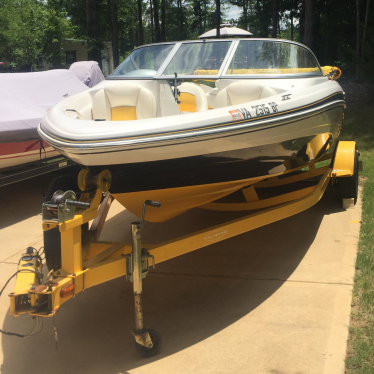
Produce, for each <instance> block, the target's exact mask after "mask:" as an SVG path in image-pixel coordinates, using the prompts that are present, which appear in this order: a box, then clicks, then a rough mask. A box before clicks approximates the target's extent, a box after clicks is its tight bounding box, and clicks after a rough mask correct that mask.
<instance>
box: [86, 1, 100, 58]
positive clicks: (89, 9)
mask: <svg viewBox="0 0 374 374" xmlns="http://www.w3.org/2000/svg"><path fill="white" fill-rule="evenodd" d="M86 14H87V36H88V41H87V46H88V51H87V54H88V59H89V60H93V61H97V62H98V63H99V64H100V65H101V51H100V48H99V46H98V42H97V28H96V24H97V10H96V2H95V0H86Z"/></svg>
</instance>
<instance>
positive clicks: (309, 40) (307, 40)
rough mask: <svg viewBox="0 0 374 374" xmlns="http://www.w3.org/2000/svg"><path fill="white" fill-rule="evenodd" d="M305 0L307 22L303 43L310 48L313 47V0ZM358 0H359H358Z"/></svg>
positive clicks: (305, 23)
mask: <svg viewBox="0 0 374 374" xmlns="http://www.w3.org/2000/svg"><path fill="white" fill-rule="evenodd" d="M304 1H305V22H304V25H305V26H304V38H303V43H304V44H305V45H307V46H308V47H309V48H312V47H313V24H314V19H313V17H314V14H313V0H304ZM357 1H358V0H357Z"/></svg>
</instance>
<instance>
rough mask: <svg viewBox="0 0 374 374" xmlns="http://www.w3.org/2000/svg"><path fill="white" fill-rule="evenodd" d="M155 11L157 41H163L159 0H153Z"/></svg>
mask: <svg viewBox="0 0 374 374" xmlns="http://www.w3.org/2000/svg"><path fill="white" fill-rule="evenodd" d="M153 13H154V15H155V36H156V37H155V39H156V43H159V42H160V41H161V32H160V20H159V17H158V0H153Z"/></svg>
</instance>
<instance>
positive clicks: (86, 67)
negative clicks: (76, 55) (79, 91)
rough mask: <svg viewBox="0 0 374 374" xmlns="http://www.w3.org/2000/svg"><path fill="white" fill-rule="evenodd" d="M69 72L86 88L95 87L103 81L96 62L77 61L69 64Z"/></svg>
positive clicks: (102, 75)
mask: <svg viewBox="0 0 374 374" xmlns="http://www.w3.org/2000/svg"><path fill="white" fill-rule="evenodd" d="M69 70H71V71H72V72H73V73H74V74H75V75H76V76H77V77H78V79H79V80H80V81H81V82H83V83H84V84H85V85H86V86H88V87H90V88H91V87H93V86H96V85H97V84H98V83H100V82H101V81H102V80H104V79H105V77H104V74H103V73H102V71H101V69H100V66H99V64H98V63H97V62H96V61H79V62H74V63H73V64H71V66H70V68H69Z"/></svg>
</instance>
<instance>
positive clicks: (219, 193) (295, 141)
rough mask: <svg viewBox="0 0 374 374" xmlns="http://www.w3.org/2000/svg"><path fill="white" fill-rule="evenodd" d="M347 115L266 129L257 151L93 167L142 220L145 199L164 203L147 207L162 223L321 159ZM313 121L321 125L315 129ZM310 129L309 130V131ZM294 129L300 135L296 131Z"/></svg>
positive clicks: (336, 111) (328, 114)
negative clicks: (275, 133) (108, 173)
mask: <svg viewBox="0 0 374 374" xmlns="http://www.w3.org/2000/svg"><path fill="white" fill-rule="evenodd" d="M342 113H343V106H338V107H335V108H333V109H329V110H327V111H325V112H324V113H320V114H319V115H318V116H317V117H316V118H309V119H308V120H304V121H305V123H303V122H295V123H290V124H288V125H284V126H285V127H284V128H283V129H282V130H281V131H280V132H279V133H278V136H272V135H273V134H272V133H271V132H272V130H271V129H267V130H263V131H262V134H261V135H262V139H263V141H264V143H265V144H260V145H257V146H253V147H248V148H244V149H236V150H229V151H226V152H219V153H206V154H203V155H200V156H192V157H185V158H179V159H168V160H161V161H153V162H141V163H134V164H117V165H104V166H96V167H94V168H93V169H94V170H95V169H96V171H100V170H103V169H108V170H110V171H111V173H112V177H113V183H112V187H111V189H110V191H111V193H112V194H113V196H114V197H115V198H116V199H117V200H118V201H119V202H120V203H121V204H122V205H123V206H125V207H126V208H127V209H129V210H130V211H131V212H133V213H134V214H136V215H138V216H141V214H142V207H143V203H144V201H145V200H156V201H159V202H160V203H161V208H158V209H156V208H152V207H150V208H149V209H147V215H146V220H147V221H151V222H161V221H165V220H168V219H171V218H174V217H175V216H177V215H179V214H181V213H183V212H185V211H187V210H189V209H191V208H194V207H198V206H200V205H204V204H206V203H209V202H211V201H214V200H217V199H219V198H222V197H224V196H226V195H229V194H231V193H233V192H235V191H237V190H240V189H242V188H244V187H246V186H248V185H251V184H253V183H256V182H258V181H260V180H263V179H266V178H268V177H270V176H279V175H282V174H285V173H288V172H292V171H293V170H295V169H297V168H300V167H303V166H306V165H308V164H309V163H310V162H312V161H315V160H316V159H318V158H320V157H321V156H322V155H323V154H324V153H325V152H326V151H327V150H328V149H329V146H330V143H331V141H332V140H333V139H334V138H335V137H337V136H338V134H339V131H340V126H341V120H340V118H341V116H342ZM313 123H315V124H317V123H318V125H315V126H310V125H311V124H313ZM306 125H309V127H308V128H305V127H306ZM302 126H304V129H302ZM295 127H298V128H299V131H291V129H295ZM319 131H324V132H319ZM285 134H286V135H285ZM287 135H288V139H287V140H283V141H278V142H275V143H270V144H269V143H267V142H268V139H269V138H273V139H277V137H278V138H279V137H281V138H282V139H285V138H287ZM297 135H299V136H297ZM302 135H303V136H302ZM266 143H267V144H266Z"/></svg>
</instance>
